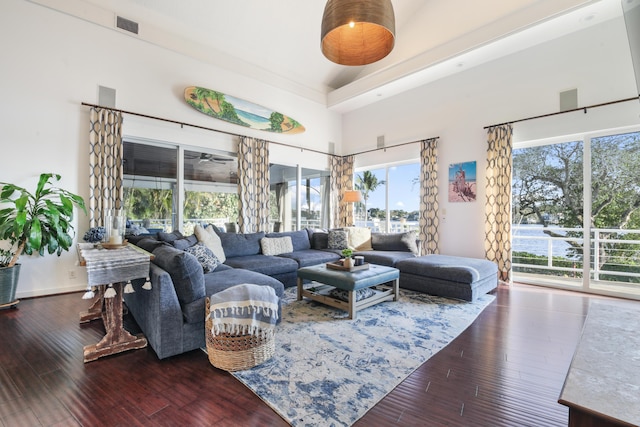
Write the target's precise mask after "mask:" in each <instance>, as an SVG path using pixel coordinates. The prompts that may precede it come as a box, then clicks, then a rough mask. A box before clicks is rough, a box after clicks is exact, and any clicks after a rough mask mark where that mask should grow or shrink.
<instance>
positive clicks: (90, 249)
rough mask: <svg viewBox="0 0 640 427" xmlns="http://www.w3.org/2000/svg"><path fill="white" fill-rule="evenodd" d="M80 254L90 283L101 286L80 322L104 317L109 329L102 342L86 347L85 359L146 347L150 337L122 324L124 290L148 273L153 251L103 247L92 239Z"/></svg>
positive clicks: (81, 263)
mask: <svg viewBox="0 0 640 427" xmlns="http://www.w3.org/2000/svg"><path fill="white" fill-rule="evenodd" d="M78 255H79V258H80V265H83V266H86V267H87V276H88V281H89V285H90V286H96V287H97V288H98V292H97V297H96V301H95V302H94V303H93V305H92V306H91V308H90V309H89V310H88V311H85V312H82V313H80V323H84V322H87V321H89V320H92V319H96V318H98V317H102V321H103V323H104V328H105V330H106V334H105V336H104V337H103V338H102V339H101V340H100V342H98V343H97V344H93V345H87V346H85V347H84V362H85V363H86V362H91V361H93V360H97V359H98V358H100V357H103V356H109V355H112V354H117V353H121V352H123V351H127V350H133V349H138V348H144V347H146V346H147V339H146V338H145V337H144V336H143V335H142V334H140V335H137V336H135V335H131V334H130V333H129V332H127V331H126V330H125V329H124V327H123V325H122V293H123V291H124V286H125V283H126V282H127V281H129V280H133V279H138V278H146V277H148V275H149V261H150V260H151V258H152V257H153V255H151V254H149V253H148V252H145V251H143V250H142V249H138V248H135V249H134V247H133V246H131V245H129V246H125V247H123V248H120V249H102V248H97V247H94V245H93V244H91V243H79V244H78ZM109 290H110V291H109ZM107 292H108V294H107V295H105V294H106V293H107ZM114 292H115V294H114Z"/></svg>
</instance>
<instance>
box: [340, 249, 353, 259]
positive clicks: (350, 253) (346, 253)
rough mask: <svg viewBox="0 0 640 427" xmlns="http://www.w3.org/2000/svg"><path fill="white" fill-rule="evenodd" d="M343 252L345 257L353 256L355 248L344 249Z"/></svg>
mask: <svg viewBox="0 0 640 427" xmlns="http://www.w3.org/2000/svg"><path fill="white" fill-rule="evenodd" d="M341 254H342V256H343V257H345V258H351V255H353V249H349V248H346V249H343V250H342V252H341Z"/></svg>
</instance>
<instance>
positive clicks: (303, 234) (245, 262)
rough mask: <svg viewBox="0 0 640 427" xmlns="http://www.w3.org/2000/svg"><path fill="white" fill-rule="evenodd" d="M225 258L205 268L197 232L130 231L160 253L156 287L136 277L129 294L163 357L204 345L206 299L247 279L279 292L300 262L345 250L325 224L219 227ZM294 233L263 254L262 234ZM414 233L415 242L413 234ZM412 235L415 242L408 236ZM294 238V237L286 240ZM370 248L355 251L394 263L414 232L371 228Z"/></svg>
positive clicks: (409, 249)
mask: <svg viewBox="0 0 640 427" xmlns="http://www.w3.org/2000/svg"><path fill="white" fill-rule="evenodd" d="M216 232H217V234H218V236H219V237H220V241H221V243H222V248H223V249H224V254H225V257H226V260H225V261H224V264H221V265H218V266H217V267H216V268H215V269H214V270H213V271H211V272H208V273H205V272H204V270H203V267H202V265H201V264H200V263H199V261H198V259H197V258H196V257H195V256H194V255H192V254H191V253H188V252H185V249H187V248H190V247H193V246H194V245H196V244H198V239H197V238H196V236H195V235H191V236H183V235H182V234H181V233H180V232H178V231H174V232H173V233H163V232H160V233H157V234H154V235H143V236H135V237H134V236H129V241H130V242H131V243H134V244H136V245H138V246H140V247H141V248H143V249H145V250H146V251H148V252H150V253H152V254H153V255H154V260H153V261H152V263H151V267H150V273H149V274H150V276H149V277H150V279H151V285H152V288H151V290H144V289H142V285H143V284H144V282H145V280H144V279H141V280H136V281H134V283H133V285H134V289H135V292H134V293H130V294H125V295H124V300H125V303H126V305H127V307H128V308H129V311H130V313H131V314H132V315H133V317H134V319H135V320H136V322H137V323H138V325H139V326H140V328H141V329H142V332H143V333H144V334H145V336H146V337H147V340H148V341H149V345H150V346H151V348H153V350H154V351H155V352H156V354H157V355H158V358H160V359H164V358H167V357H170V356H174V355H177V354H180V353H184V352H186V351H190V350H194V349H198V348H201V347H204V346H205V345H206V344H205V333H204V316H205V298H206V297H207V296H210V295H212V294H214V293H216V292H220V291H221V290H224V289H227V288H229V287H231V286H234V285H238V284H242V283H253V284H258V285H263V286H271V287H272V288H274V290H275V291H276V294H277V295H278V296H279V297H282V295H283V292H284V288H285V287H291V286H295V284H296V278H297V271H298V268H300V267H306V266H310V265H316V264H322V263H326V262H333V261H336V260H338V259H340V258H341V256H340V249H330V248H329V247H328V235H329V232H328V231H327V230H307V229H305V230H300V231H292V232H285V233H269V234H265V233H248V234H237V233H223V232H220V230H217V229H216ZM265 237H266V238H272V239H278V238H283V237H284V238H287V237H288V238H290V240H291V249H292V250H291V251H290V252H285V253H279V254H278V255H265V254H264V253H263V251H262V249H261V242H262V239H264V238H265ZM407 237H409V240H407ZM411 239H413V240H414V241H413V245H412V244H408V245H407V244H406V242H408V241H410V240H411ZM287 240H288V239H287ZM370 240H371V245H370V247H369V248H368V249H369V250H366V251H356V252H355V255H363V256H364V257H365V261H366V262H372V263H376V264H382V265H387V266H394V265H395V263H396V262H398V261H399V260H402V259H407V258H413V257H415V256H416V255H417V253H416V252H415V250H416V248H417V246H416V245H415V234H407V233H392V234H382V233H372V234H371V239H370Z"/></svg>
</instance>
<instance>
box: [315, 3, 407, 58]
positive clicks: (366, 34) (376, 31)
mask: <svg viewBox="0 0 640 427" xmlns="http://www.w3.org/2000/svg"><path fill="white" fill-rule="evenodd" d="M395 37H396V23H395V15H394V13H393V6H392V5H391V0H329V1H328V2H327V4H326V6H325V7H324V14H323V15H322V53H323V54H324V56H326V57H327V58H328V59H329V60H330V61H333V62H335V63H337V64H342V65H366V64H371V63H372V62H376V61H379V60H381V59H382V58H384V57H385V56H387V55H388V54H389V53H390V52H391V50H392V49H393V45H394V43H395Z"/></svg>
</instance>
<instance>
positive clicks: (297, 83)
mask: <svg viewBox="0 0 640 427" xmlns="http://www.w3.org/2000/svg"><path fill="white" fill-rule="evenodd" d="M31 1H32V2H34V3H38V4H42V5H44V6H47V7H51V8H53V9H57V10H60V11H62V12H65V13H69V14H72V15H75V16H78V17H81V18H83V19H86V20H89V21H93V22H95V23H96V24H98V25H103V26H107V27H114V21H115V19H114V16H115V15H118V16H122V17H124V18H127V19H130V20H133V21H136V22H138V23H139V35H138V36H137V37H140V38H142V39H145V40H146V41H149V42H152V43H155V44H158V45H161V46H164V47H167V48H169V49H172V50H176V51H181V53H184V54H187V55H191V56H194V57H197V58H199V59H202V60H204V61H207V62H211V63H215V65H218V66H220V67H224V68H227V69H230V70H231V71H235V72H237V73H240V74H245V75H248V76H249V77H254V78H257V79H259V80H261V81H263V82H265V83H268V84H271V85H273V86H276V87H280V88H283V89H285V90H289V91H292V92H294V93H297V94H298V95H300V96H303V97H306V98H309V99H312V100H314V101H316V102H320V103H323V104H326V105H327V106H328V107H329V108H331V109H333V110H336V111H339V112H346V111H349V110H352V109H354V108H358V107H361V106H363V105H366V104H369V103H372V102H375V101H376V100H379V99H381V97H388V96H391V95H393V94H396V93H399V92H401V91H404V90H408V89H410V88H412V87H415V86H417V85H421V84H425V83H427V82H429V81H433V80H435V79H438V78H442V77H444V76H446V75H449V74H452V73H455V72H459V71H462V70H465V69H468V68H470V67H473V66H476V65H479V64H480V63H483V62H486V61H489V60H492V59H495V58H498V57H500V56H504V55H507V54H509V53H512V52H515V51H517V50H521V49H523V48H526V47H529V46H532V45H534V44H537V43H541V42H544V41H547V40H550V39H553V38H556V37H559V36H562V35H564V34H567V33H569V32H572V31H577V30H579V29H582V28H585V27H586V26H589V25H593V24H595V23H598V22H602V21H604V20H608V19H611V18H613V17H615V16H619V15H621V10H622V8H621V4H620V1H621V0H482V1H479V0H458V1H451V0H392V2H393V6H394V10H395V16H396V44H395V48H394V50H393V52H392V53H391V54H390V55H389V56H387V57H386V58H384V59H383V60H381V61H379V62H377V63H375V64H370V65H367V66H360V67H348V66H342V65H337V64H334V63H332V62H330V61H329V60H327V59H326V58H325V57H324V56H323V55H322V52H321V51H320V23H321V20H322V13H323V10H324V5H325V3H326V0H233V1H229V0H180V1H176V0H31Z"/></svg>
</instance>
